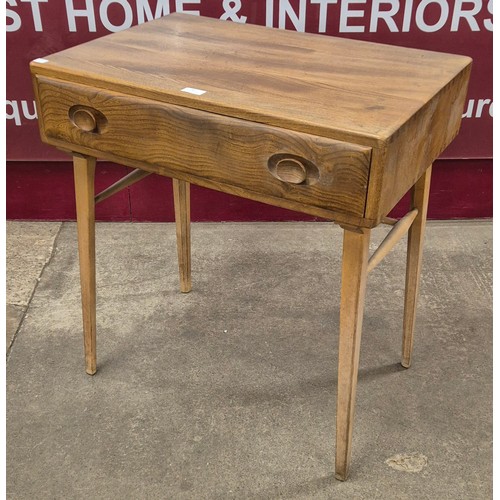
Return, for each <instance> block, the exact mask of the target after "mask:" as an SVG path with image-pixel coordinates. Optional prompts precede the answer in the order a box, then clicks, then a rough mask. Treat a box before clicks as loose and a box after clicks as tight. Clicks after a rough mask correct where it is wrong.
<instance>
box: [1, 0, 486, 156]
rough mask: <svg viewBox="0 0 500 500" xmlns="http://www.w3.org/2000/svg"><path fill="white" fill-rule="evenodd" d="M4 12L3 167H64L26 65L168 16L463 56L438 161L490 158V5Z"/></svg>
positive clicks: (292, 4)
mask: <svg viewBox="0 0 500 500" xmlns="http://www.w3.org/2000/svg"><path fill="white" fill-rule="evenodd" d="M6 2H7V9H6V14H7V159H8V160H56V159H65V160H67V157H65V156H63V155H62V154H61V153H58V152H57V150H55V149H54V148H51V147H48V146H45V145H43V144H42V143H41V142H40V139H39V133H38V125H37V122H36V110H35V105H34V98H33V91H32V87H31V78H30V74H29V69H28V63H29V61H31V60H33V59H36V58H38V57H44V56H47V55H49V54H52V53H54V52H58V51H60V50H63V49H65V48H68V47H72V46H74V45H77V44H80V43H82V42H85V41H87V40H90V39H93V38H97V37H100V36H103V35H106V34H108V33H111V32H116V31H120V30H123V29H126V28H129V27H130V26H133V25H135V24H138V23H143V22H147V21H149V20H151V19H153V18H157V17H160V16H163V15H168V14H169V13H171V12H186V13H190V14H193V15H201V16H208V17H216V18H220V19H223V20H227V21H229V22H241V23H251V24H260V25H264V26H269V27H274V28H282V29H290V30H296V31H307V32H310V33H320V34H324V35H334V36H341V37H348V38H356V39H359V40H369V41H373V42H381V43H387V44H392V45H400V46H406V47H416V48H421V49H428V50H436V51H441V52H450V53H456V54H463V55H468V56H470V57H472V58H473V59H474V64H473V70H472V76H471V82H470V86H469V94H468V99H467V102H466V106H465V109H464V120H463V122H462V129H461V132H460V134H459V136H458V137H457V139H456V140H455V141H454V142H453V144H452V145H451V146H450V147H449V148H448V149H447V150H446V151H445V152H444V153H443V155H442V157H443V158H457V159H458V158H477V159H480V158H491V157H492V143H493V138H492V111H493V108H492V93H493V90H492V79H493V75H492V30H493V20H492V12H493V1H492V0H486V1H483V0H372V1H371V0H256V1H251V0H6ZM235 57H238V55H237V54H235ZM207 64H210V61H207Z"/></svg>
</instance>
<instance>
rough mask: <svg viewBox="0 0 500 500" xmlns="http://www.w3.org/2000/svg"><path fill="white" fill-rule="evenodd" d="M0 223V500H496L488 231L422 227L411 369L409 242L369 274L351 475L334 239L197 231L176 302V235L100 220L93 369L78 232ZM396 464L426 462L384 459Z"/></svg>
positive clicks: (70, 227) (469, 225)
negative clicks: (3, 284) (0, 328)
mask: <svg viewBox="0 0 500 500" xmlns="http://www.w3.org/2000/svg"><path fill="white" fill-rule="evenodd" d="M7 229H8V234H7V238H8V248H7V249H8V261H7V271H8V275H9V277H8V294H7V299H8V301H9V304H10V306H12V307H10V309H9V308H8V319H9V320H10V332H9V333H8V336H9V335H10V337H8V345H10V348H9V350H8V358H7V478H8V485H7V488H8V489H7V494H8V498H9V499H13V500H20V499H29V500H32V499H35V498H36V499H37V500H38V499H65V500H67V499H80V498H81V499H83V498H96V499H156V498H158V499H176V498H179V499H226V498H228V499H232V498H234V499H240V498H252V499H253V498H255V499H273V498H290V499H292V498H293V499H299V498H300V499H333V498H335V499H438V498H439V499H453V500H457V499H487V498H491V496H492V445H491V440H492V428H491V426H492V422H491V420H492V415H491V413H492V412H491V390H492V387H491V386H492V377H491V370H492V352H491V344H492V301H491V298H492V286H491V270H492V255H491V252H492V234H491V233H492V226H491V224H490V223H488V222H456V223H430V224H429V226H428V231H427V238H426V247H425V256H424V265H423V274H422V284H421V295H420V301H419V312H418V319H417V331H416V340H415V349H414V362H413V366H412V367H411V369H409V370H404V369H402V368H401V367H400V365H399V363H398V362H399V358H400V345H401V319H402V298H403V292H404V265H405V262H404V261H405V245H404V243H403V242H400V243H399V244H398V245H397V247H396V248H395V249H394V251H393V252H392V253H391V254H390V255H389V256H388V257H387V258H386V260H385V261H384V262H383V263H382V264H381V265H379V267H377V268H376V269H375V270H374V271H373V272H372V273H371V274H370V277H369V282H368V291H367V298H366V308H365V315H364V328H363V338H362V347H361V362H360V377H359V384H358V394H357V406H356V419H355V426H354V438H353V456H352V471H351V476H350V478H349V480H348V481H347V482H345V483H341V482H338V481H336V480H335V479H334V476H333V469H332V467H333V461H334V436H335V434H334V433H335V398H336V379H337V376H336V364H337V338H338V314H339V284H340V263H341V262H340V257H341V236H342V232H341V230H340V228H338V227H337V226H334V225H331V224H326V223H281V224H272V223H259V224H194V225H193V229H192V233H193V234H192V240H193V291H192V292H191V293H190V294H181V293H179V292H178V291H177V290H178V278H177V267H176V266H177V263H176V250H175V228H174V226H173V225H172V224H116V223H115V224H98V226H97V262H98V264H97V274H98V304H97V308H98V312H97V314H98V318H97V327H98V372H97V374H96V375H95V376H94V377H90V376H88V375H86V374H85V371H84V365H83V342H82V334H81V316H80V296H79V282H78V261H77V246H76V228H75V225H74V224H73V223H64V224H62V225H61V224H40V223H9V225H8V228H7ZM384 231H385V230H384V229H377V230H375V231H374V237H373V245H372V246H373V247H375V245H376V243H377V242H378V241H380V240H381V239H382V238H383V236H384ZM12 339H14V340H13V342H12ZM397 454H417V455H418V457H420V458H421V459H422V465H423V468H422V469H421V470H420V472H408V471H405V470H397V469H395V468H394V467H391V466H390V465H389V464H388V463H386V460H388V459H390V458H391V457H394V456H395V455H397Z"/></svg>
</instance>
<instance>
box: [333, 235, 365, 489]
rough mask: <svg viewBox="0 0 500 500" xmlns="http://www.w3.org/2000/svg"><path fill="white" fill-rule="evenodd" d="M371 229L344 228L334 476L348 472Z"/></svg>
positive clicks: (343, 475)
mask: <svg viewBox="0 0 500 500" xmlns="http://www.w3.org/2000/svg"><path fill="white" fill-rule="evenodd" d="M369 243H370V230H369V229H361V230H358V231H357V232H355V231H351V230H348V229H345V230H344V248H343V254H342V288H341V292H340V335H339V364H338V389H337V443H336V458H335V477H336V478H337V479H339V480H341V481H345V480H346V479H347V476H348V475H349V466H350V463H351V449H352V429H353V425H354V407H355V400H356V386H357V381H358V365H359V351H360V343H361V326H362V323H363V308H364V300H365V290H366V278H367V274H368V273H367V265H368V245H369Z"/></svg>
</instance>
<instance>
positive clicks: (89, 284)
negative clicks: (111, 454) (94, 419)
mask: <svg viewBox="0 0 500 500" xmlns="http://www.w3.org/2000/svg"><path fill="white" fill-rule="evenodd" d="M95 162H96V160H95V158H92V157H85V156H80V155H76V154H75V155H74V156H73V170H74V177H75V197H76V220H77V230H78V254H79V259H80V286H81V294H82V315H83V339H84V348H85V371H86V372H87V373H88V374H89V375H94V373H95V372H96V370H97V366H96V290H95V288H96V283H95V282H96V278H95V213H94V208H95V205H94V175H95Z"/></svg>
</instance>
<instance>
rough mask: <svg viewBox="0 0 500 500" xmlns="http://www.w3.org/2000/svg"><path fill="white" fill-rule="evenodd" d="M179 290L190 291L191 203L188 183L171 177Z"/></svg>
mask: <svg viewBox="0 0 500 500" xmlns="http://www.w3.org/2000/svg"><path fill="white" fill-rule="evenodd" d="M172 185H173V190H174V211H175V228H176V236H177V256H178V259H179V276H180V288H181V292H183V293H188V292H190V291H191V203H190V193H189V191H190V189H189V183H188V182H185V181H181V180H178V179H172Z"/></svg>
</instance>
